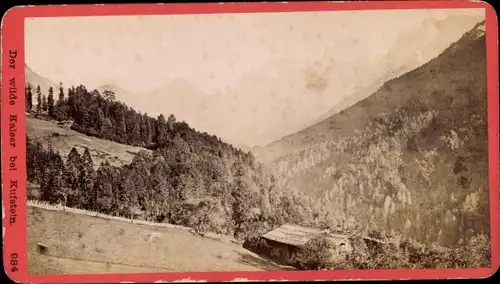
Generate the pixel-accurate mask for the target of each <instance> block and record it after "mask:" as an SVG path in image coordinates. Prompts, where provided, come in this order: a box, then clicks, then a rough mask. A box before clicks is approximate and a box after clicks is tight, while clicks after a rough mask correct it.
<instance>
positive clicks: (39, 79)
mask: <svg viewBox="0 0 500 284" xmlns="http://www.w3.org/2000/svg"><path fill="white" fill-rule="evenodd" d="M24 72H25V81H26V83H30V84H31V86H32V88H33V89H36V87H37V86H40V89H41V90H42V93H47V92H48V90H49V88H50V87H52V88H53V89H54V90H58V89H59V85H58V84H56V83H54V82H52V81H51V80H49V79H47V78H45V77H43V76H40V75H39V74H37V73H36V72H34V71H33V70H32V69H31V68H30V67H29V66H28V65H24ZM54 92H55V93H57V92H56V91H54Z"/></svg>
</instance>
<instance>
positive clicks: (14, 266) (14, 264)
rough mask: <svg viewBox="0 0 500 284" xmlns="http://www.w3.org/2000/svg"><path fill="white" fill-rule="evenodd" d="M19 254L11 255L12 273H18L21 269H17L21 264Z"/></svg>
mask: <svg viewBox="0 0 500 284" xmlns="http://www.w3.org/2000/svg"><path fill="white" fill-rule="evenodd" d="M17 258H18V256H17V253H12V254H11V255H10V265H11V266H12V267H11V268H10V271H11V272H17V271H18V270H19V269H18V268H17V265H19V262H18V261H17Z"/></svg>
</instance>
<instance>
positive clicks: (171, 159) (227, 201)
mask: <svg viewBox="0 0 500 284" xmlns="http://www.w3.org/2000/svg"><path fill="white" fill-rule="evenodd" d="M54 96H55V94H54V90H53V88H51V89H49V90H48V92H47V95H45V94H44V93H43V92H42V90H41V89H40V88H38V87H37V88H35V89H34V90H33V89H32V87H31V86H28V87H27V89H26V102H27V103H26V108H27V111H28V112H30V113H33V114H34V115H35V117H39V118H40V119H42V118H43V119H49V120H59V121H60V120H67V119H70V120H73V121H74V124H73V125H72V129H74V130H76V131H78V132H80V133H84V134H86V135H89V136H95V137H99V138H103V139H109V140H113V141H116V142H120V143H125V144H128V145H136V146H143V147H147V148H149V149H152V152H151V153H150V152H146V151H141V152H139V153H138V154H137V155H136V156H135V158H134V159H133V160H132V163H130V164H128V165H124V166H120V165H112V164H111V163H110V162H109V161H107V160H105V161H103V162H102V163H101V165H100V166H99V167H98V168H97V170H96V169H95V167H93V164H94V162H93V161H92V155H91V154H90V150H89V149H88V148H86V149H85V150H84V152H83V154H80V153H81V151H80V152H79V151H77V149H76V148H73V149H72V150H71V151H70V152H69V155H68V156H67V157H63V156H61V155H60V153H59V152H58V149H55V148H53V147H51V145H50V144H47V143H42V142H43V141H40V139H38V140H37V139H36V138H30V137H28V139H27V166H28V181H29V182H30V184H31V187H30V190H29V193H28V194H29V198H32V199H39V200H43V201H47V202H50V203H62V204H66V205H67V206H69V207H77V208H81V209H87V210H93V211H97V212H101V213H105V214H110V215H119V216H124V217H130V218H140V219H145V220H150V221H156V222H168V223H172V224H179V225H185V226H190V227H193V228H195V229H197V230H199V231H200V232H203V231H212V232H218V233H222V234H229V235H234V236H236V237H237V238H240V239H244V238H247V237H250V236H255V235H256V234H259V233H262V232H264V231H266V230H268V229H270V228H273V227H275V226H277V225H280V224H283V223H284V222H294V223H301V224H311V222H320V219H316V218H314V217H315V216H319V215H320V212H322V210H321V207H320V206H318V205H314V204H313V201H312V199H311V198H306V197H304V196H302V194H296V193H294V192H292V191H290V190H288V189H285V188H283V187H277V182H276V179H275V178H274V177H273V176H272V175H271V173H270V172H269V171H268V170H267V169H265V168H264V167H263V166H262V165H261V164H259V163H257V162H256V161H255V159H254V157H253V155H252V154H251V153H244V152H243V151H241V150H239V149H236V148H235V147H233V146H231V145H229V144H227V143H224V142H222V141H221V140H220V139H219V138H218V137H216V136H214V135H209V134H207V133H201V132H199V131H196V130H195V129H193V128H191V127H190V126H189V125H188V124H187V123H186V122H178V121H176V119H175V117H174V116H173V115H170V116H169V117H168V119H165V118H164V116H163V115H160V116H159V117H158V118H152V117H149V116H147V115H146V114H141V113H139V112H137V111H135V110H134V109H132V108H130V107H128V106H127V105H125V104H124V103H121V102H117V101H115V100H114V97H113V93H112V92H108V91H104V94H102V95H101V94H100V93H99V92H98V91H91V92H89V91H87V90H86V88H85V87H84V86H79V87H76V88H74V87H72V88H70V89H69V91H68V93H67V94H65V92H64V89H63V88H61V89H60V90H59V92H58V94H57V98H56V99H55V98H54ZM33 98H34V99H35V100H36V101H38V102H40V103H36V104H34V103H33V101H32V100H33ZM28 134H29V133H28ZM28 136H29V135H28ZM61 139H64V137H62V138H61ZM97 150H99V149H97ZM321 220H323V221H322V222H323V223H325V224H326V221H324V220H326V218H323V219H321ZM330 223H331V222H330Z"/></svg>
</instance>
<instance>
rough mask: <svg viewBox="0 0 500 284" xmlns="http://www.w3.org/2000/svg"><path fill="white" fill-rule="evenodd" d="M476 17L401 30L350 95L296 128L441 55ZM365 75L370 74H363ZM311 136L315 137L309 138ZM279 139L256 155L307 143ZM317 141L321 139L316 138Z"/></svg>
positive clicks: (315, 121) (273, 155)
mask: <svg viewBox="0 0 500 284" xmlns="http://www.w3.org/2000/svg"><path fill="white" fill-rule="evenodd" d="M480 20H481V17H478V16H469V15H454V16H450V17H447V18H444V19H441V20H435V19H427V20H425V21H423V22H422V23H421V24H420V25H417V26H415V27H413V28H412V29H409V30H406V31H403V32H402V33H401V34H400V35H399V37H398V40H396V42H395V43H394V45H393V46H392V48H391V49H390V50H389V51H388V52H387V54H386V55H385V56H384V57H383V58H381V59H380V60H379V61H377V62H376V63H372V64H369V65H366V66H364V69H366V70H371V72H366V70H365V72H364V73H363V74H364V76H363V79H362V80H360V82H358V83H357V85H356V87H355V88H353V89H352V91H351V94H350V95H348V96H347V97H345V98H344V99H343V100H342V101H340V102H338V103H336V104H335V105H334V106H333V107H331V108H330V109H329V110H327V111H324V112H323V113H322V112H321V111H318V112H319V113H322V114H321V115H320V116H318V117H317V118H316V119H312V120H311V122H310V123H306V125H304V127H302V128H299V129H306V128H308V127H311V126H314V125H316V124H319V123H321V122H323V121H325V120H327V119H328V118H329V117H330V116H332V115H334V114H337V113H339V112H341V111H342V110H344V109H347V108H348V107H350V106H352V105H354V104H355V103H357V102H359V101H361V100H363V99H365V98H366V97H368V96H369V95H370V94H373V93H374V92H376V91H377V90H378V89H380V88H381V86H383V84H384V82H387V81H389V80H392V79H394V78H396V77H399V76H401V75H402V74H404V73H407V72H409V71H411V70H414V69H416V68H418V67H420V66H422V65H423V64H425V63H427V62H429V61H430V60H431V59H433V58H435V57H436V56H438V55H439V54H441V53H442V52H443V51H444V50H445V49H446V48H447V47H448V46H449V45H450V43H453V42H456V41H457V40H458V39H460V37H461V36H462V35H463V33H464V32H466V31H468V30H470V29H471V28H472V27H474V26H475V24H476V23H478V22H479V21H480ZM349 68H351V67H350V66H347V68H345V69H349ZM367 75H370V76H368V77H367ZM334 78H337V77H334ZM337 79H338V78H337ZM335 94H336V95H341V94H342V92H339V90H338V89H335ZM323 103H324V102H323ZM289 133H293V132H289ZM299 133H300V132H299ZM300 135H301V134H299V136H300ZM311 139H315V138H314V137H311ZM280 140H281V141H276V142H273V143H271V144H269V145H268V146H267V147H265V148H261V149H258V150H257V149H256V153H255V154H256V156H257V157H259V158H260V159H262V160H273V159H275V158H277V157H279V156H282V155H284V154H286V153H289V152H291V151H294V150H298V149H300V148H301V147H302V146H304V145H307V143H306V144H304V145H303V143H299V142H298V141H297V135H295V134H291V135H288V136H285V137H283V138H282V139H280ZM308 141H309V140H308ZM315 141H316V140H315ZM318 141H321V139H318Z"/></svg>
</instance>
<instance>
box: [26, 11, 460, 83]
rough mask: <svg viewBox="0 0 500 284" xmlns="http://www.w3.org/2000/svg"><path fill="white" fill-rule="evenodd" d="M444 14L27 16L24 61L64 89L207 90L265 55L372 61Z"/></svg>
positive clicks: (248, 69)
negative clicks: (177, 82)
mask: <svg viewBox="0 0 500 284" xmlns="http://www.w3.org/2000/svg"><path fill="white" fill-rule="evenodd" d="M454 13H457V11H455V12H454ZM458 13H459V12H458ZM447 14H449V13H447V12H446V10H419V11H415V10H412V11H396V12H395V11H332V12H301V13H266V14H219V15H215V14H214V15H157V16H100V17H71V18H70V17H64V18H63V17H61V18H29V19H27V20H26V62H27V64H28V65H29V66H30V67H31V68H32V69H33V70H34V71H35V72H37V73H38V74H40V75H42V76H45V77H47V78H49V79H51V80H53V81H55V82H56V83H57V82H59V81H62V82H64V83H65V85H67V86H69V85H72V84H75V85H76V84H84V85H87V86H88V87H89V88H94V87H98V86H99V85H102V84H110V83H111V84H116V85H118V86H120V87H122V88H124V89H127V90H130V91H132V92H147V91H151V90H152V89H156V88H160V87H162V86H164V85H165V84H167V83H168V81H169V80H171V79H173V78H175V77H181V78H186V79H188V80H189V81H191V82H192V83H194V84H195V85H197V87H199V88H201V89H203V90H205V91H207V92H211V91H212V90H218V89H223V88H224V87H225V86H226V85H231V84H232V83H233V82H235V81H236V80H237V79H238V77H239V76H241V75H242V74H244V73H249V72H252V71H254V70H256V69H257V68H259V66H262V65H263V64H265V63H266V62H267V61H269V60H272V59H279V58H295V59H298V58H304V59H312V60H314V58H315V57H316V58H317V57H318V56H322V55H323V54H324V53H325V52H326V53H331V54H334V55H335V56H336V57H338V58H340V59H344V60H348V59H349V58H355V57H358V56H361V55H362V56H367V55H368V57H369V58H374V59H375V58H377V57H380V56H382V55H383V54H384V53H385V52H387V50H388V49H389V48H390V47H391V44H392V43H393V42H394V40H395V39H396V37H397V36H398V32H399V31H401V30H404V29H407V28H409V27H411V26H414V25H416V24H418V23H419V22H421V21H422V20H424V19H425V18H428V17H433V18H436V19H439V18H442V17H443V16H446V15H447ZM367 47H368V48H367ZM367 53H368V54H367Z"/></svg>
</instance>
